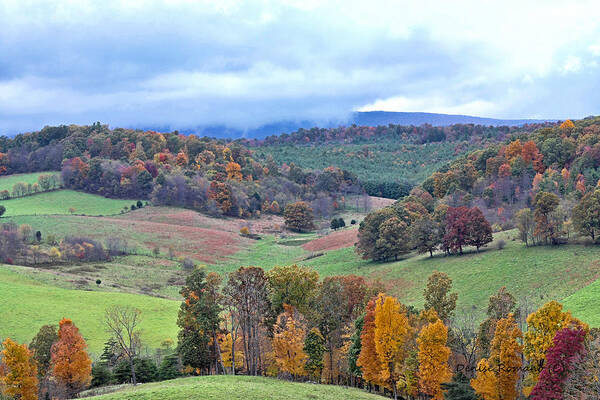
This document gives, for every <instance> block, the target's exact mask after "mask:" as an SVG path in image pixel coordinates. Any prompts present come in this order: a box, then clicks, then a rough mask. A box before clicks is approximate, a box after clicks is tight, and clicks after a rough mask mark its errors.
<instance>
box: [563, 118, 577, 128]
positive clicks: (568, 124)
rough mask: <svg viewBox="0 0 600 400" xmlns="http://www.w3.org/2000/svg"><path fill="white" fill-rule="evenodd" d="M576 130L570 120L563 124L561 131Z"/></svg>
mask: <svg viewBox="0 0 600 400" xmlns="http://www.w3.org/2000/svg"><path fill="white" fill-rule="evenodd" d="M573 128H575V124H574V123H573V121H571V120H570V119H568V120H566V121H565V122H563V123H562V124H560V129H573Z"/></svg>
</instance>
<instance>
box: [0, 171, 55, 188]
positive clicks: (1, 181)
mask: <svg viewBox="0 0 600 400" xmlns="http://www.w3.org/2000/svg"><path fill="white" fill-rule="evenodd" d="M40 175H60V172H57V171H48V172H32V173H30V174H14V175H4V176H1V177H0V190H8V191H9V192H12V188H13V186H14V184H15V183H19V182H22V183H31V184H32V185H33V184H34V183H36V182H37V181H38V176H40Z"/></svg>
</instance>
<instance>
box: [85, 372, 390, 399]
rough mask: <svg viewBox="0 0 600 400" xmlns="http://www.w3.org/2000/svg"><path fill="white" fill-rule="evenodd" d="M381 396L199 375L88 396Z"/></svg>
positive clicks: (266, 380)
mask: <svg viewBox="0 0 600 400" xmlns="http://www.w3.org/2000/svg"><path fill="white" fill-rule="evenodd" d="M381 398H382V397H381V396H377V395H374V394H369V393H366V392H364V391H361V390H359V389H354V388H345V387H341V386H333V385H315V384H309V383H294V382H288V381H283V380H278V379H274V378H264V377H251V376H224V375H220V376H201V377H193V378H182V379H174V380H170V381H163V382H157V383H147V384H143V385H137V386H136V387H128V388H126V389H122V390H119V391H117V392H114V393H110V394H105V395H101V396H94V397H89V399H95V400H117V399H118V400H134V399H135V400H189V399H207V400H208V399H214V400H217V399H218V400H221V399H228V400H268V399H278V400H279V399H280V400H287V399H289V400H292V399H293V400H304V399H319V400H339V399H345V400H375V399H381Z"/></svg>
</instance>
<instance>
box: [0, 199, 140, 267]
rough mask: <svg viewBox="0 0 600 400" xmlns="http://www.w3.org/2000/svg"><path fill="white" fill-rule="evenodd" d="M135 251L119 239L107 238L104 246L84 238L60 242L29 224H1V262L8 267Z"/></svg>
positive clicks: (97, 258) (107, 257) (106, 257)
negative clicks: (10, 265) (8, 265)
mask: <svg viewBox="0 0 600 400" xmlns="http://www.w3.org/2000/svg"><path fill="white" fill-rule="evenodd" d="M0 207H1V206H0ZM131 251H132V249H131V248H130V246H129V245H128V243H127V241H126V240H124V239H121V238H117V237H111V238H107V239H106V240H105V242H104V243H102V242H100V241H98V240H95V239H91V238H89V237H84V236H66V237H64V238H63V239H62V240H57V238H56V237H55V236H54V235H47V236H45V237H43V235H42V232H41V231H39V230H38V231H36V230H34V229H33V228H32V227H31V225H28V224H21V225H17V224H14V223H11V222H10V223H3V224H0V261H2V262H3V263H7V264H15V263H17V264H20V265H36V264H40V263H50V262H52V263H56V262H81V261H108V260H110V259H111V258H112V257H115V256H119V255H124V254H128V253H130V252H131Z"/></svg>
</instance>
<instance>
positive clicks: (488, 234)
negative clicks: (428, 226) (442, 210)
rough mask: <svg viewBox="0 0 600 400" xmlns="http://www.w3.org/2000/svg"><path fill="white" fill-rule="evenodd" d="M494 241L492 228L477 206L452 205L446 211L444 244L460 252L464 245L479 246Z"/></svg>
mask: <svg viewBox="0 0 600 400" xmlns="http://www.w3.org/2000/svg"><path fill="white" fill-rule="evenodd" d="M491 241H492V228H491V226H490V224H489V222H487V220H486V219H485V217H484V216H483V214H482V213H481V210H479V208H477V207H473V208H467V207H450V208H449V209H448V211H447V213H446V228H445V235H444V246H445V247H447V248H449V249H450V250H452V251H455V252H456V251H457V252H459V253H460V254H462V252H463V247H464V246H469V245H470V246H475V247H476V248H477V251H479V248H480V247H481V246H483V245H485V244H487V243H489V242H491Z"/></svg>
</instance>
